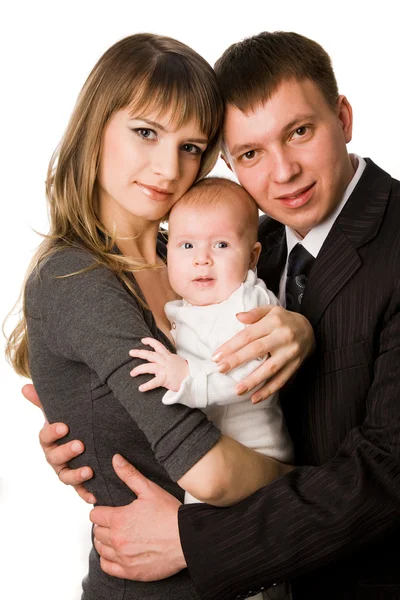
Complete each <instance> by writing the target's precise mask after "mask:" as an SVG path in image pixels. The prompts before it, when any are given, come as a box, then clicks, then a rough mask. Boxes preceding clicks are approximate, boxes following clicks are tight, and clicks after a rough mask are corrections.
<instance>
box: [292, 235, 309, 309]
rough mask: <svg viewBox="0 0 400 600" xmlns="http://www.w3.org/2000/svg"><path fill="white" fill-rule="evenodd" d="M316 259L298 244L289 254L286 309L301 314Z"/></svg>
mask: <svg viewBox="0 0 400 600" xmlns="http://www.w3.org/2000/svg"><path fill="white" fill-rule="evenodd" d="M314 260H315V259H314V257H313V256H312V255H311V254H310V253H309V252H308V250H306V249H305V248H304V246H302V244H296V245H295V246H294V248H293V249H292V251H291V253H290V254H289V260H288V268H287V279H286V308H287V309H288V310H292V311H294V312H301V310H300V306H301V303H302V301H303V295H304V290H305V287H306V283H307V278H308V274H309V272H310V270H311V267H312V264H313V262H314Z"/></svg>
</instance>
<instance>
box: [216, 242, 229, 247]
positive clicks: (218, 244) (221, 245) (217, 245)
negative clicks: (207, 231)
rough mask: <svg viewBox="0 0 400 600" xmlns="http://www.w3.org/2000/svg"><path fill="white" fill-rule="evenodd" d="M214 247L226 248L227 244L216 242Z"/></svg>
mask: <svg viewBox="0 0 400 600" xmlns="http://www.w3.org/2000/svg"><path fill="white" fill-rule="evenodd" d="M214 247H215V248H227V247H228V244H227V243H226V242H217V243H216V244H215V246H214Z"/></svg>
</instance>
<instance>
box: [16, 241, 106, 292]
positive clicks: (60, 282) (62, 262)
mask: <svg viewBox="0 0 400 600" xmlns="http://www.w3.org/2000/svg"><path fill="white" fill-rule="evenodd" d="M102 280H107V281H108V282H109V281H115V283H117V282H116V277H115V275H114V274H113V273H112V272H111V270H110V269H108V268H107V267H106V266H105V265H101V264H99V262H98V261H97V259H96V258H95V257H94V255H93V254H91V253H90V252H89V251H88V250H85V249H84V248H77V247H65V248H59V249H55V250H54V251H53V252H52V253H51V254H49V255H48V256H46V257H45V258H43V259H42V260H40V261H39V263H38V264H37V265H36V266H35V267H34V268H33V269H32V272H31V273H30V276H29V277H28V279H27V282H26V287H25V291H26V296H27V298H29V296H32V294H35V295H36V294H40V295H43V294H45V295H46V294H48V293H50V292H51V293H55V292H56V291H57V293H66V292H70V293H79V292H80V291H82V289H84V288H85V287H88V286H90V287H93V286H94V285H95V284H96V283H97V282H101V281H102Z"/></svg>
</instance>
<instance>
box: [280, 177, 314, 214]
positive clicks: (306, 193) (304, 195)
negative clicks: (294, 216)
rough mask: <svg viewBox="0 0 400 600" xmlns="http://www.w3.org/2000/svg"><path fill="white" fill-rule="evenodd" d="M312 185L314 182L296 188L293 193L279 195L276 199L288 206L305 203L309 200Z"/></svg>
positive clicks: (312, 188)
mask: <svg viewBox="0 0 400 600" xmlns="http://www.w3.org/2000/svg"><path fill="white" fill-rule="evenodd" d="M314 187H315V182H314V183H312V184H311V185H309V186H307V187H305V188H301V189H299V190H296V191H295V192H294V193H293V194H285V195H284V196H279V197H278V200H279V202H281V203H282V204H284V205H285V206H287V207H288V208H299V207H300V206H304V204H307V202H308V201H309V200H310V198H311V196H312V195H313V193H314Z"/></svg>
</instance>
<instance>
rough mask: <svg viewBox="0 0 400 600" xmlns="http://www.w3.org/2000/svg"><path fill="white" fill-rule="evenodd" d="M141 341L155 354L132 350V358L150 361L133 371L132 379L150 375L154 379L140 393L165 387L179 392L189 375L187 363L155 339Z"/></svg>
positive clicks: (142, 386)
mask: <svg viewBox="0 0 400 600" xmlns="http://www.w3.org/2000/svg"><path fill="white" fill-rule="evenodd" d="M141 341H142V344H146V346H151V347H152V348H153V350H154V352H151V351H150V350H140V349H136V348H135V349H134V350H130V352H129V354H130V356H133V357H135V358H142V359H143V360H147V361H148V362H146V363H143V364H142V365H139V366H137V367H135V368H134V369H132V371H131V373H130V374H131V376H132V377H136V376H137V375H143V374H145V373H149V374H150V375H154V377H153V379H150V381H148V382H147V383H143V384H142V385H140V386H139V388H138V389H139V392H148V391H149V390H154V389H155V388H158V387H165V388H167V390H171V391H172V392H177V391H178V390H179V388H180V387H181V383H182V381H183V380H184V379H186V377H187V376H188V375H189V366H188V364H187V361H186V360H185V359H184V358H182V357H181V356H178V355H177V354H173V353H172V352H170V351H169V350H167V348H166V347H165V346H164V345H163V344H161V343H160V342H158V341H157V340H154V339H153V338H143V339H142V340H141Z"/></svg>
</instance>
